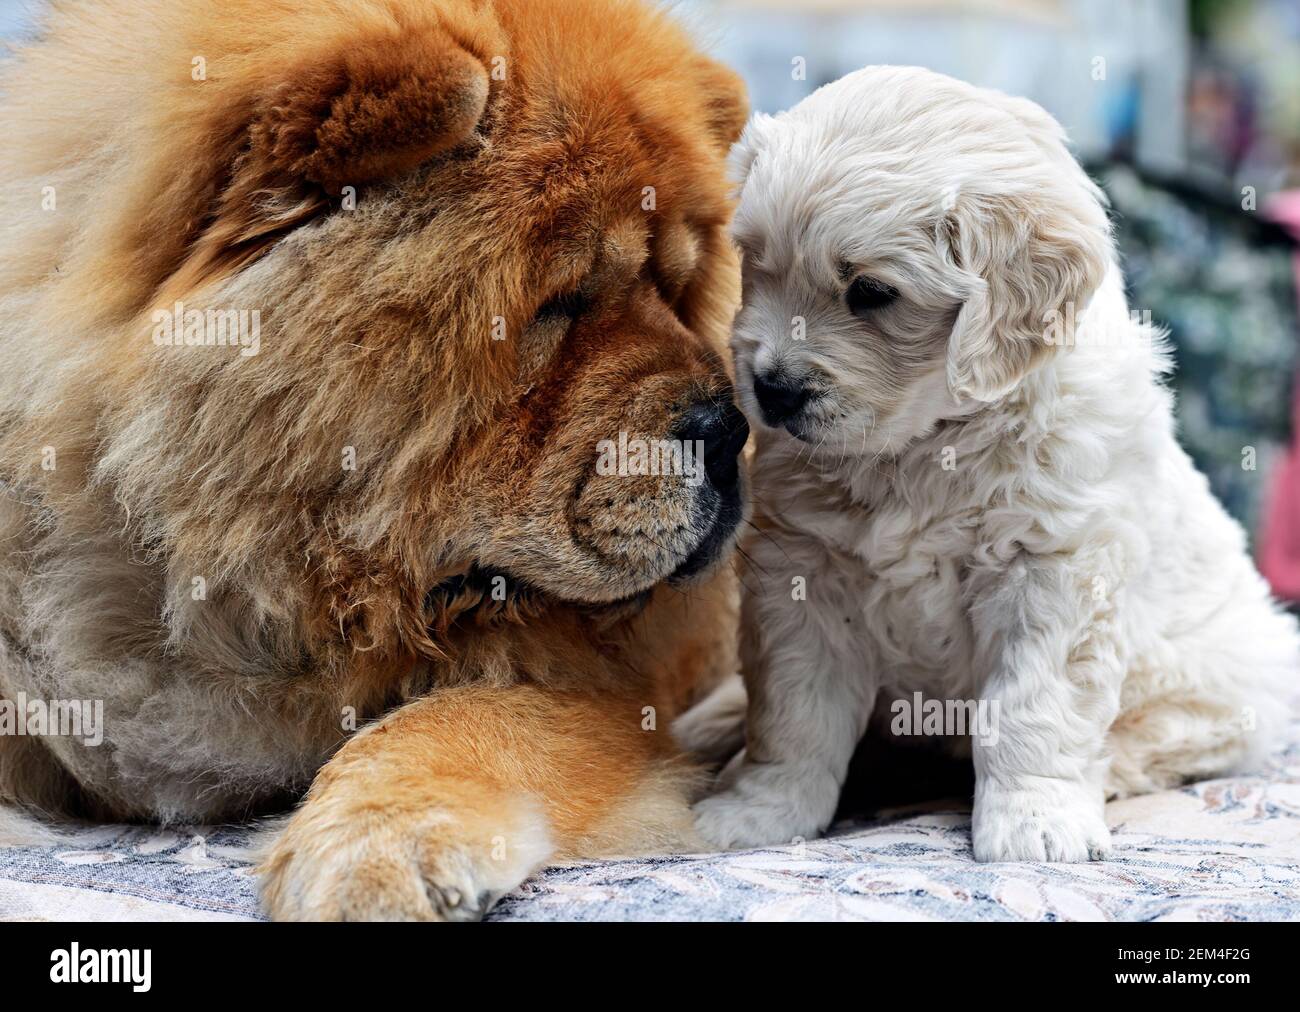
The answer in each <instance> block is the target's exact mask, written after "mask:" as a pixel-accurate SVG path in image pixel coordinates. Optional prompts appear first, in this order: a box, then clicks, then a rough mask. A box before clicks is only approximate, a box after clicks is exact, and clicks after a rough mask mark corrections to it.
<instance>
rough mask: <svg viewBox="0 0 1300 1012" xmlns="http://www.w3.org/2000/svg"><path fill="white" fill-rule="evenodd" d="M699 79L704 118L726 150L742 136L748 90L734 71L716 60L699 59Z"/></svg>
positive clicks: (745, 118)
mask: <svg viewBox="0 0 1300 1012" xmlns="http://www.w3.org/2000/svg"><path fill="white" fill-rule="evenodd" d="M700 79H701V84H700V91H701V94H702V95H703V96H704V116H705V122H706V124H707V126H708V129H709V133H710V134H712V136H713V138H714V140H715V141H716V142H717V144H718V147H719V148H721V150H722V152H723V153H724V154H726V152H728V151H730V150H731V146H732V145H733V144H735V143H736V141H737V140H739V139H740V134H741V131H742V130H744V129H745V121H746V120H747V119H748V118H749V90H748V89H747V88H746V87H745V82H744V81H742V80H741V79H740V77H739V76H738V75H737V74H736V73H735V72H734V71H732V70H728V69H727V68H726V67H724V66H723V65H722V64H720V63H715V62H714V61H713V60H701V61H700Z"/></svg>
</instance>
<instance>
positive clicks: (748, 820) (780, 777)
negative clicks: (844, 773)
mask: <svg viewBox="0 0 1300 1012" xmlns="http://www.w3.org/2000/svg"><path fill="white" fill-rule="evenodd" d="M723 783H724V785H725V789H724V790H722V791H720V792H719V793H717V794H715V795H713V796H712V797H709V798H705V799H704V800H703V801H701V802H699V803H698V804H697V805H696V806H695V829H696V832H698V833H699V834H700V836H702V837H704V839H706V840H708V841H709V842H710V843H712V844H713V845H714V846H717V847H721V848H723V849H726V850H736V849H739V848H743V847H764V846H777V845H786V844H793V843H798V842H800V841H802V840H808V839H812V838H813V837H815V836H818V835H819V834H820V833H821V832H822V830H824V829H825V828H826V826H827V825H828V824H829V823H830V820H831V817H832V816H833V815H834V814H835V804H836V801H837V800H838V797H839V786H838V784H836V783H835V781H834V780H833V779H828V778H827V777H825V776H821V775H818V774H817V773H815V772H812V771H808V770H803V769H801V768H798V767H793V766H789V765H781V764H775V763H773V764H764V765H759V764H752V765H751V764H742V765H740V767H739V769H738V771H734V772H733V771H728V773H724V775H723Z"/></svg>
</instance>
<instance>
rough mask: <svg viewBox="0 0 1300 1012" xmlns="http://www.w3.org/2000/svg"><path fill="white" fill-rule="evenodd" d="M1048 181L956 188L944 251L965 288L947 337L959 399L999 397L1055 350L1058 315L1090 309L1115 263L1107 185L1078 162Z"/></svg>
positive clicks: (943, 226)
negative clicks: (1017, 188) (1018, 186)
mask: <svg viewBox="0 0 1300 1012" xmlns="http://www.w3.org/2000/svg"><path fill="white" fill-rule="evenodd" d="M1041 182H1042V185H1041V187H1026V188H1025V189H1024V190H1023V191H1021V192H1019V193H1016V194H1013V195H1008V194H1005V193H989V192H975V191H974V189H973V188H972V189H971V190H969V191H967V192H963V193H959V194H955V195H954V196H953V197H952V198H951V200H950V201H949V203H950V205H951V206H950V207H949V208H948V210H947V213H946V214H945V216H944V217H943V219H942V220H941V222H940V226H939V229H938V235H937V239H938V243H939V247H940V253H941V255H943V256H945V257H946V259H947V260H948V261H949V264H950V266H951V268H952V269H954V270H955V271H956V272H957V274H958V285H959V286H960V287H961V288H962V289H964V292H965V301H964V304H963V306H962V308H961V310H960V312H959V314H958V316H957V321H956V324H955V325H954V326H953V330H952V335H951V337H950V338H949V341H948V386H949V389H950V390H951V392H952V394H953V395H954V396H955V397H957V398H959V399H961V398H971V399H973V400H977V401H981V402H986V403H987V402H991V401H995V400H998V399H999V398H1001V397H1004V396H1006V395H1007V394H1008V393H1010V392H1011V391H1012V390H1013V389H1014V388H1015V387H1016V385H1017V384H1018V383H1019V382H1020V380H1021V379H1023V378H1024V376H1025V375H1026V374H1027V373H1029V372H1030V370H1032V369H1033V368H1035V367H1036V366H1037V365H1039V364H1040V363H1042V362H1043V361H1044V360H1045V359H1046V358H1048V357H1049V356H1051V355H1052V354H1055V352H1056V351H1057V350H1058V349H1059V348H1060V347H1061V344H1060V342H1057V341H1054V340H1052V339H1051V335H1052V334H1053V333H1055V331H1054V330H1053V327H1054V323H1059V320H1061V319H1062V318H1069V319H1073V318H1074V316H1072V315H1068V314H1071V313H1073V314H1080V313H1082V312H1083V309H1084V308H1085V306H1086V305H1087V304H1088V301H1089V300H1090V299H1091V298H1092V296H1093V294H1094V293H1095V292H1096V290H1097V289H1098V287H1100V285H1101V282H1102V280H1103V278H1104V277H1105V275H1106V271H1107V269H1108V268H1109V266H1110V263H1111V260H1112V248H1111V240H1110V226H1109V223H1108V221H1107V218H1106V212H1105V207H1104V204H1103V198H1102V197H1101V194H1100V191H1098V190H1097V188H1096V187H1095V186H1094V185H1093V184H1092V183H1091V182H1090V181H1089V180H1088V179H1087V177H1086V176H1085V175H1084V174H1083V172H1082V170H1080V169H1079V168H1078V166H1077V165H1074V166H1073V174H1072V175H1069V176H1067V177H1066V178H1064V179H1061V178H1060V177H1059V176H1057V177H1056V179H1055V181H1051V182H1049V181H1046V180H1043V181H1041ZM1058 314H1059V315H1058Z"/></svg>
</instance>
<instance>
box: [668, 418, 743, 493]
mask: <svg viewBox="0 0 1300 1012" xmlns="http://www.w3.org/2000/svg"><path fill="white" fill-rule="evenodd" d="M677 431H678V432H679V433H680V435H679V438H680V439H682V440H684V441H688V442H691V443H694V441H695V440H699V441H700V442H701V443H703V444H704V473H705V474H706V475H708V478H709V481H710V482H712V483H713V487H714V488H715V489H717V490H718V491H719V492H722V493H726V492H732V491H734V490H735V488H736V483H737V481H738V480H739V475H740V467H739V459H740V451H741V450H743V449H744V448H745V440H747V439H748V438H749V423H748V422H746V421H745V416H744V415H742V414H741V413H740V411H739V410H738V409H737V408H736V406H735V405H734V404H732V403H731V401H723V402H722V403H720V404H719V403H715V402H713V401H710V402H708V403H706V404H697V405H695V407H693V408H691V409H690V410H689V411H687V412H686V414H685V415H684V416H683V417H682V420H681V422H680V423H679V425H678V426H677Z"/></svg>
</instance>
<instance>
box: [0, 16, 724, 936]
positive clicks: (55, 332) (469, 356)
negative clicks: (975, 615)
mask: <svg viewBox="0 0 1300 1012" xmlns="http://www.w3.org/2000/svg"><path fill="white" fill-rule="evenodd" d="M0 90H3V93H4V108H3V112H2V113H0V135H3V136H4V138H5V142H6V146H7V149H8V150H7V153H6V159H5V162H4V166H3V168H2V169H0V230H2V231H0V349H2V353H3V358H4V361H5V369H4V372H3V375H0V545H3V557H2V558H0V695H3V696H7V697H8V696H13V695H14V694H15V693H18V692H25V693H27V694H28V695H29V696H32V697H45V698H74V699H103V700H104V703H105V710H106V715H105V717H106V726H105V736H106V741H105V744H104V745H103V746H101V747H100V748H90V747H86V746H84V745H81V744H80V743H78V742H76V741H73V740H70V739H66V738H64V739H60V738H47V739H43V740H41V741H40V742H39V743H35V742H33V740H32V739H12V738H11V739H5V738H0V800H5V801H8V802H10V803H15V804H19V805H23V806H27V807H34V808H39V809H41V810H44V811H47V812H61V813H64V814H71V815H81V816H91V817H96V818H115V819H149V820H153V819H164V820H194V819H203V820H212V819H228V818H234V817H239V816H243V815H247V814H251V813H256V812H263V811H268V810H273V809H275V808H276V807H277V806H280V805H283V804H284V803H285V802H286V801H287V800H291V799H293V798H294V797H296V796H298V795H299V794H301V792H302V791H303V790H304V789H305V788H306V787H307V786H308V784H309V783H310V782H311V781H312V779H313V777H315V779H316V782H315V786H314V787H312V789H311V792H310V794H309V795H308V799H307V801H306V802H305V804H304V805H303V807H302V808H301V809H300V810H299V812H298V814H297V815H296V816H295V817H294V819H293V820H292V821H291V823H290V825H289V828H288V830H287V831H286V833H285V834H284V835H283V836H282V837H281V839H280V840H279V842H278V843H277V844H276V845H275V848H274V850H273V851H272V853H271V854H270V856H269V858H268V860H267V862H266V864H265V866H264V874H265V881H266V897H267V902H268V908H269V910H270V912H271V913H272V914H273V915H275V916H279V917H297V918H313V917H338V918H368V917H386V916H399V917H447V916H463V915H466V914H478V913H481V912H482V911H483V910H484V909H485V908H486V906H487V904H488V903H489V902H490V900H491V899H492V898H493V897H495V896H496V895H498V894H499V893H500V892H502V891H505V890H507V889H509V888H511V887H513V886H514V885H515V884H517V883H518V882H519V881H520V880H522V878H523V877H525V876H526V875H527V874H529V873H530V872H531V871H532V870H534V869H535V868H536V867H538V866H539V865H541V864H544V863H545V862H546V861H548V860H550V859H551V858H552V857H553V856H554V855H556V854H560V855H569V856H574V855H590V854H596V853H606V852H610V851H617V850H625V851H626V850H633V849H638V848H645V847H656V848H658V847H671V846H681V845H684V844H686V843H689V842H690V839H691V837H690V829H689V824H690V820H689V818H688V811H687V808H686V804H687V800H688V794H689V791H690V789H691V788H690V785H691V776H690V773H689V770H688V769H687V768H686V767H685V766H684V765H683V764H682V761H681V759H680V757H679V756H678V755H677V753H676V751H675V749H673V748H672V746H671V745H670V744H669V742H668V739H667V727H668V722H669V719H670V717H671V716H672V714H673V713H674V712H676V710H678V709H680V707H681V706H682V705H683V704H684V703H685V702H686V701H688V700H689V699H691V698H692V697H693V696H694V695H695V694H696V693H697V691H698V690H699V689H700V688H701V687H707V686H708V685H710V684H712V682H714V681H715V680H716V679H717V678H718V677H720V676H721V675H722V674H724V673H726V672H728V671H730V670H732V669H733V667H734V657H733V652H732V646H731V643H732V633H733V630H734V609H733V604H732V591H731V586H730V577H729V574H728V573H727V572H726V569H725V566H724V567H722V570H721V575H715V576H708V575H705V576H703V577H697V578H695V579H694V580H693V581H687V582H682V581H672V580H670V579H669V577H670V576H672V575H673V574H674V573H675V572H679V571H681V567H682V566H683V564H685V563H687V562H689V561H690V559H691V558H692V556H693V555H696V554H698V552H699V551H702V550H703V547H704V542H705V536H706V534H707V533H708V531H706V530H705V529H704V528H706V527H709V526H710V525H715V527H716V528H717V529H720V528H721V527H722V526H723V520H722V519H720V517H721V515H722V514H721V507H720V506H719V504H718V503H716V502H713V501H711V500H707V499H701V497H700V496H701V495H702V493H698V492H693V491H692V490H691V489H689V488H687V487H686V486H685V485H684V484H683V483H680V482H679V483H676V484H672V483H668V482H664V481H663V480H661V479H658V478H649V477H647V478H628V477H623V478H617V477H608V476H600V475H598V474H596V472H595V470H594V464H595V460H596V446H597V443H598V441H599V440H602V439H606V438H615V437H616V436H617V434H618V433H619V432H628V433H630V434H632V435H643V436H647V437H650V438H663V437H665V436H667V435H668V434H669V433H670V432H671V431H672V429H673V426H674V424H675V421H676V419H678V418H679V417H680V416H681V414H682V413H683V412H684V411H686V410H687V409H689V408H690V407H691V406H692V405H697V404H700V403H705V404H709V403H722V402H724V401H727V400H728V399H729V397H730V384H729V380H728V377H727V374H726V372H725V368H724V365H723V359H722V355H721V351H722V348H723V346H724V342H725V338H726V331H727V328H728V326H729V324H730V320H731V316H732V314H733V312H734V308H735V304H736V301H737V296H738V279H737V269H736V264H735V259H734V256H733V254H732V252H731V248H730V245H729V242H728V240H727V238H726V226H727V223H728V220H729V217H730V214H731V205H730V199H729V195H728V186H727V183H726V180H725V175H724V170H723V156H724V154H725V152H726V150H727V148H728V146H729V145H730V143H731V141H732V140H734V138H735V136H736V135H737V134H738V132H739V130H740V127H741V125H742V123H743V120H744V117H745V103H744V96H743V90H742V89H741V88H740V86H739V84H738V83H737V82H736V80H735V79H734V77H733V76H732V75H730V74H729V73H728V72H727V71H725V70H723V69H722V68H720V67H718V66H716V65H715V64H713V63H711V62H709V61H708V60H706V59H705V58H703V57H702V56H700V55H699V54H698V53H697V52H696V51H695V50H694V49H693V47H692V45H691V43H690V42H689V40H688V39H687V38H686V37H685V36H684V35H683V34H682V32H681V31H680V30H679V29H678V28H677V27H676V26H674V25H673V24H672V23H671V22H670V21H669V20H667V19H666V18H665V17H664V16H663V15H662V14H660V13H657V12H655V11H653V10H652V9H651V8H649V7H648V6H647V5H645V4H643V3H640V2H637V0H437V2H433V0H315V2H311V0H105V2H99V3H80V2H62V3H58V4H56V5H55V8H54V10H53V11H52V12H51V13H50V14H49V16H48V23H47V24H46V25H45V26H44V29H43V31H42V34H41V36H40V37H39V38H38V39H37V40H36V41H35V42H33V43H31V44H29V45H27V46H25V47H23V48H22V49H21V50H20V51H19V52H18V53H17V54H16V56H15V58H14V59H13V60H12V61H10V64H9V65H8V66H7V67H6V68H5V69H4V73H3V79H2V80H0ZM47 188H52V189H50V190H47ZM50 194H52V195H53V202H52V206H51V201H50V200H48V199H45V198H46V197H47V196H49V195H50ZM557 298H559V299H560V300H561V302H560V305H562V306H565V305H569V306H571V305H574V301H573V300H575V299H577V300H580V302H581V307H582V311H581V312H580V313H574V314H572V315H573V319H569V318H568V317H566V316H563V314H560V315H557V314H556V313H555V312H550V311H547V312H543V313H541V315H540V316H539V315H538V314H539V309H543V307H546V306H547V305H548V304H552V305H554V301H553V300H556V299H557ZM177 300H180V301H182V302H183V303H184V306H185V307H186V308H187V309H196V310H206V309H214V310H222V311H224V310H227V309H231V308H234V309H249V310H251V309H257V310H260V312H261V332H260V351H258V353H257V354H255V355H249V356H245V355H242V354H241V353H240V351H239V350H238V349H232V348H228V347H189V346H159V345H158V344H157V343H156V342H155V341H154V340H153V334H154V331H155V321H156V317H155V316H154V314H155V312H157V311H159V310H168V309H170V308H171V307H172V306H173V305H174V304H175V302H176V301H177ZM566 300H567V301H566ZM714 533H717V531H716V529H715V531H714ZM722 533H723V534H724V535H725V534H727V531H723V532H722ZM719 541H720V543H719V544H717V545H716V546H714V547H713V548H712V549H711V557H710V559H706V560H704V561H706V562H707V561H716V557H717V556H720V555H722V554H724V553H725V551H726V549H727V546H728V545H729V538H727V537H723V538H721V539H719ZM712 568H714V569H717V568H718V567H717V566H714V567H712ZM706 574H707V569H706ZM196 588H201V589H198V590H196ZM498 591H499V593H498ZM380 718H382V722H380V723H378V724H376V725H371V726H370V727H369V728H368V729H367V730H365V732H364V733H362V734H360V735H357V736H355V737H351V738H350V739H349V735H350V733H351V731H352V730H353V729H354V728H355V727H357V726H364V725H365V724H366V722H367V721H372V720H377V719H380ZM340 746H341V748H340ZM331 756H333V758H332V759H331ZM326 763H327V765H325V768H324V770H323V771H322V772H321V773H320V775H319V777H316V776H315V775H316V773H317V771H318V770H320V768H321V766H322V764H326Z"/></svg>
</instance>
